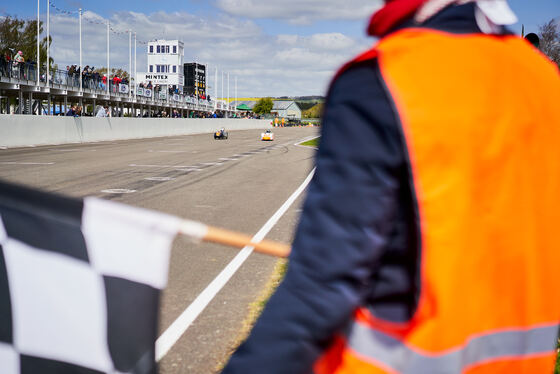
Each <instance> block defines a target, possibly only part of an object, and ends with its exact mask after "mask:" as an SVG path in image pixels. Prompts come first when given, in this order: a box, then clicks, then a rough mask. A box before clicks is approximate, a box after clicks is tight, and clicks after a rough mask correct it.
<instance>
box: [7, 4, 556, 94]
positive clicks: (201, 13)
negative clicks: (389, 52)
mask: <svg viewBox="0 0 560 374" xmlns="http://www.w3.org/2000/svg"><path fill="white" fill-rule="evenodd" d="M40 2H41V14H42V16H41V17H42V19H43V20H45V19H46V16H45V9H46V4H47V0H41V1H40ZM51 3H52V4H54V5H55V6H56V7H57V8H59V9H64V10H67V11H76V10H77V8H78V7H82V8H83V9H84V10H85V13H84V15H85V16H84V22H83V32H82V35H83V61H84V65H86V64H88V65H90V66H91V65H93V66H96V67H101V66H106V64H107V63H106V61H107V39H106V37H107V36H106V26H104V25H100V24H97V23H93V24H92V23H90V22H86V21H85V20H86V19H88V20H91V21H94V22H102V23H103V22H106V20H109V21H110V23H111V27H112V28H113V29H114V30H119V31H126V30H129V29H131V30H133V31H135V32H136V33H137V37H138V39H139V40H142V41H149V40H154V39H180V40H182V41H184V43H185V62H192V61H197V62H199V63H203V64H208V66H209V70H210V74H209V86H210V87H211V94H212V93H213V91H214V88H215V87H216V85H215V82H214V73H215V70H216V67H217V68H218V69H219V72H220V75H221V72H222V71H225V72H227V73H229V75H230V94H231V95H233V89H234V77H237V82H238V96H240V97H254V96H301V95H324V94H325V90H326V88H327V87H328V84H329V83H330V80H331V79H332V76H333V74H334V73H335V72H336V70H337V69H338V68H339V67H340V66H341V65H342V64H343V63H344V62H345V61H347V60H348V59H350V58H352V57H353V56H355V55H356V54H357V53H359V52H360V51H362V50H364V49H366V48H368V47H369V46H370V45H371V44H372V43H373V42H374V40H373V39H372V38H368V37H366V35H365V28H366V25H367V21H368V20H369V17H370V15H371V13H372V11H373V10H374V9H375V8H376V6H377V4H378V1H377V0H345V1H340V0H282V1H269V0H165V1H163V0H150V1H139V0H119V1H118V2H117V1H109V0H97V1H96V2H94V3H91V2H82V1H76V0H51ZM510 3H511V5H512V7H513V9H514V10H515V11H516V12H517V14H518V16H519V18H520V23H519V24H518V25H515V27H514V29H515V31H520V29H521V23H524V24H525V28H526V30H528V31H536V30H535V29H536V25H538V24H542V23H544V22H546V21H548V20H549V19H551V18H554V17H557V16H559V15H560V1H558V0H542V1H539V2H538V4H536V3H535V4H528V2H526V0H511V1H510ZM51 9H52V11H51V34H52V37H53V40H54V42H53V48H52V53H51V55H52V56H53V57H54V58H55V60H56V62H57V63H58V65H59V66H60V67H65V66H66V65H70V64H77V63H78V62H79V53H78V42H79V38H78V18H77V15H76V14H72V15H67V14H63V13H60V12H58V11H57V10H56V9H54V8H51ZM36 12H37V2H36V1H34V0H19V1H12V2H3V3H2V4H1V5H0V15H1V14H3V15H6V14H9V15H14V16H19V17H22V18H34V17H36ZM517 29H519V30H517ZM110 45H111V48H110V58H111V66H112V67H118V68H125V69H128V59H129V48H128V35H127V34H125V35H121V34H118V33H113V32H112V33H111V34H110ZM146 60H147V58H146V48H145V46H144V45H141V44H138V48H137V62H138V71H139V72H141V71H145V70H146ZM217 87H218V93H219V94H220V92H221V76H220V78H219V79H218V85H217Z"/></svg>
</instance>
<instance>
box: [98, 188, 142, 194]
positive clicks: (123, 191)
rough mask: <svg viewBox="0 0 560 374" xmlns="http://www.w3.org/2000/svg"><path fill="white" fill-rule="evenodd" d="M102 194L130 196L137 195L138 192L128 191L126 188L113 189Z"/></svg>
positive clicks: (103, 191)
mask: <svg viewBox="0 0 560 374" xmlns="http://www.w3.org/2000/svg"><path fill="white" fill-rule="evenodd" d="M101 192H102V193H109V194H128V193H135V192H136V190H127V189H125V188H113V189H109V190H102V191H101Z"/></svg>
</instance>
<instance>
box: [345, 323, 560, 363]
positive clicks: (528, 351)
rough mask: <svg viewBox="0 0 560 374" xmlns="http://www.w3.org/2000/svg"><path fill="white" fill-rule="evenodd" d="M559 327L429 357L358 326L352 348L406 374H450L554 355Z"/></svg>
mask: <svg viewBox="0 0 560 374" xmlns="http://www.w3.org/2000/svg"><path fill="white" fill-rule="evenodd" d="M557 337H558V325H554V326H547V327H539V328H534V329H530V330H509V331H504V332H498V333H493V334H488V335H483V336H477V337H474V338H472V339H471V340H470V341H468V343H467V344H466V345H465V346H462V347H460V348H458V349H457V350H452V351H446V352H445V353H443V354H441V355H433V356H432V355H430V356H425V355H422V354H421V353H418V352H416V351H413V350H412V349H410V348H408V347H406V346H405V345H404V344H402V342H400V341H399V340H397V339H395V338H392V337H390V336H388V335H386V334H383V333H382V332H379V331H376V330H373V329H371V328H368V327H366V326H364V325H362V324H359V323H354V324H353V325H352V327H351V329H350V334H348V345H349V347H350V348H351V349H353V350H354V351H356V352H357V353H359V354H360V355H362V356H365V357H370V358H371V359H372V360H373V361H374V362H379V363H382V364H384V365H386V366H388V367H389V368H391V369H393V370H395V371H397V372H399V373H402V374H449V373H460V372H461V371H462V369H464V368H466V367H468V366H471V365H474V364H477V363H482V362H484V361H488V360H495V359H500V358H506V357H512V356H513V357H515V356H517V357H519V356H525V355H532V354H539V353H547V352H553V351H554V349H555V346H556V339H557Z"/></svg>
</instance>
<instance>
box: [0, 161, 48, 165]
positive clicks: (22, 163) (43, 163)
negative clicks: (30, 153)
mask: <svg viewBox="0 0 560 374" xmlns="http://www.w3.org/2000/svg"><path fill="white" fill-rule="evenodd" d="M0 164H2V165H54V164H55V163H54V162H16V161H4V162H0Z"/></svg>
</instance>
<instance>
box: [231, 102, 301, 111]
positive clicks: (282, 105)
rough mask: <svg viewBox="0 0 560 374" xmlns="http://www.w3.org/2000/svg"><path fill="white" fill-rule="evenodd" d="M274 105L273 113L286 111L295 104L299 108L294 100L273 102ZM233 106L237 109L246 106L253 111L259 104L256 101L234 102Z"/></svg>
mask: <svg viewBox="0 0 560 374" xmlns="http://www.w3.org/2000/svg"><path fill="white" fill-rule="evenodd" d="M272 103H273V104H274V105H273V106H272V110H273V111H275V110H286V109H288V108H289V107H290V106H292V105H294V104H295V105H296V106H297V107H298V108H299V106H298V105H297V103H296V102H295V101H294V100H272ZM232 104H233V105H235V107H238V106H240V105H243V104H245V105H247V106H248V107H249V108H251V109H253V108H254V107H255V105H256V104H257V102H256V101H234V102H232Z"/></svg>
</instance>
